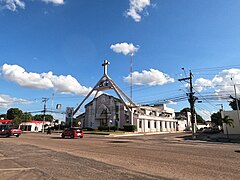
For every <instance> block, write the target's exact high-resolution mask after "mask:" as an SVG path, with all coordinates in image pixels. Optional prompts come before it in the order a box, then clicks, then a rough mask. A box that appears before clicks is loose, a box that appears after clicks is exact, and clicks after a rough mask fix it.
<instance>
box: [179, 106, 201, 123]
mask: <svg viewBox="0 0 240 180" xmlns="http://www.w3.org/2000/svg"><path fill="white" fill-rule="evenodd" d="M187 112H191V110H190V108H188V107H186V108H183V109H182V110H181V111H180V113H181V114H184V115H187ZM196 119H197V123H200V124H205V120H204V119H203V118H202V116H200V115H199V114H198V113H196Z"/></svg>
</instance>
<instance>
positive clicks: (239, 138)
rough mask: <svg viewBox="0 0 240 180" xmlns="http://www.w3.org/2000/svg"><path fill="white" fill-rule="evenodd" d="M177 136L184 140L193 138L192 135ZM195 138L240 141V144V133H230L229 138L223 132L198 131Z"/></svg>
mask: <svg viewBox="0 0 240 180" xmlns="http://www.w3.org/2000/svg"><path fill="white" fill-rule="evenodd" d="M176 138H180V139H183V140H192V135H189V134H188V135H183V136H178V137H176ZM195 140H201V141H208V142H222V143H239V144H240V135H235V134H234V135H233V134H231V135H229V138H227V135H225V134H223V133H217V134H204V133H197V134H196V139H195Z"/></svg>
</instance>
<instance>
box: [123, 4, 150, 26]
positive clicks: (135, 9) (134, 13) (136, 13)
mask: <svg viewBox="0 0 240 180" xmlns="http://www.w3.org/2000/svg"><path fill="white" fill-rule="evenodd" d="M129 2H130V3H129V5H130V8H129V9H128V11H127V12H126V14H127V16H130V17H132V18H133V19H134V21H135V22H140V21H141V18H142V17H141V15H140V14H141V13H142V11H143V10H144V8H146V7H147V6H150V0H130V1H129Z"/></svg>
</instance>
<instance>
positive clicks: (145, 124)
mask: <svg viewBox="0 0 240 180" xmlns="http://www.w3.org/2000/svg"><path fill="white" fill-rule="evenodd" d="M132 115H133V120H132V121H131V114H130V113H129V111H128V110H127V109H126V108H125V105H124V104H123V103H121V101H120V99H118V98H115V97H113V96H111V95H107V94H102V95H100V96H99V97H97V98H94V99H93V100H92V101H91V102H89V103H88V104H86V105H85V114H84V115H81V116H79V118H78V120H80V121H81V126H82V127H83V128H84V127H85V128H86V127H88V128H93V129H97V128H98V127H99V126H117V128H118V129H123V126H124V125H127V124H132V125H135V126H136V127H137V132H174V131H176V129H177V120H176V119H175V118H174V110H173V109H171V108H167V107H166V105H165V104H160V105H156V106H140V105H139V106H136V107H134V108H133V109H132Z"/></svg>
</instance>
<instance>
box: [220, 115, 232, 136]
mask: <svg viewBox="0 0 240 180" xmlns="http://www.w3.org/2000/svg"><path fill="white" fill-rule="evenodd" d="M221 120H222V123H225V124H226V131H227V138H228V139H229V135H228V128H227V126H230V127H234V125H233V119H231V118H229V116H224V117H223V118H221Z"/></svg>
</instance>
